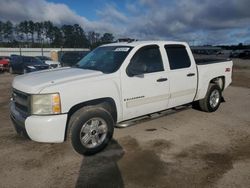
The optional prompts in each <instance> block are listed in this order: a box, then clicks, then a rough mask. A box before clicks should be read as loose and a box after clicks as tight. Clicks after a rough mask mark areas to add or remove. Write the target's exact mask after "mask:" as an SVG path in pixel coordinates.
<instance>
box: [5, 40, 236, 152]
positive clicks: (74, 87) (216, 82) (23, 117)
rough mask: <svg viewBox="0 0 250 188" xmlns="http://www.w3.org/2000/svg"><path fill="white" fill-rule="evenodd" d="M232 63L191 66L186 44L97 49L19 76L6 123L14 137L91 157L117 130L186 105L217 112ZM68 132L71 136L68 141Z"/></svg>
mask: <svg viewBox="0 0 250 188" xmlns="http://www.w3.org/2000/svg"><path fill="white" fill-rule="evenodd" d="M231 76H232V61H230V60H225V61H224V60H220V61H217V60H211V61H207V60H204V59H203V60H199V61H198V62H196V61H195V59H194V57H193V54H192V52H191V50H190V47H189V46H188V45H187V43H185V42H167V41H140V42H139V41H137V42H131V43H112V44H107V45H103V46H100V47H98V48H96V49H95V50H93V51H92V52H90V53H89V54H88V55H87V56H85V57H84V58H83V59H82V60H80V61H79V62H78V63H77V66H76V67H74V68H69V67H67V68H59V69H52V70H43V71H38V72H34V73H29V74H26V75H21V76H17V77H16V78H15V79H14V81H13V83H12V86H13V94H12V99H11V105H10V106H11V107H10V108H11V119H12V121H13V124H14V127H15V128H16V131H17V132H18V133H23V134H25V135H27V136H28V137H29V138H30V139H32V140H34V141H37V142H47V143H60V142H63V141H65V139H66V138H67V135H70V137H71V143H72V145H73V148H74V149H75V150H76V151H77V152H78V153H80V154H84V155H90V154H94V153H96V152H98V151H100V150H102V149H103V148H104V147H105V146H106V145H107V144H108V142H109V141H110V139H111V138H112V135H113V130H114V127H115V126H120V125H122V123H123V122H126V121H128V120H133V119H134V118H137V117H141V116H145V115H148V114H152V113H156V112H160V111H163V110H166V109H170V108H173V107H177V106H180V105H184V104H195V105H196V106H198V107H199V108H200V109H201V110H203V111H206V112H214V111H216V110H217V109H218V107H219V105H220V103H221V101H222V92H223V90H224V89H225V88H227V87H228V86H229V84H230V83H231V81H232V80H231ZM69 132H71V134H68V133H69Z"/></svg>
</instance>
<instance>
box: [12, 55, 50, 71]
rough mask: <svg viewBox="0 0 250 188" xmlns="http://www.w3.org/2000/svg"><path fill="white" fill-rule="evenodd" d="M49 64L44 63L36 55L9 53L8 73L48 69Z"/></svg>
mask: <svg viewBox="0 0 250 188" xmlns="http://www.w3.org/2000/svg"><path fill="white" fill-rule="evenodd" d="M48 68H49V65H47V64H45V63H44V62H42V61H41V60H39V59H38V58H36V57H31V56H19V55H11V59H10V68H9V71H10V73H20V74H23V73H28V72H34V71H39V70H45V69H48Z"/></svg>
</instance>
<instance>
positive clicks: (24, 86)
mask: <svg viewBox="0 0 250 188" xmlns="http://www.w3.org/2000/svg"><path fill="white" fill-rule="evenodd" d="M99 75H103V73H102V72H99V71H93V70H86V69H78V68H69V67H66V68H65V67H64V68H58V69H52V70H51V69H50V70H45V71H39V72H34V73H29V74H24V75H21V76H17V77H15V79H14V80H13V83H12V87H13V88H15V89H17V90H19V91H22V92H25V93H30V94H37V93H39V92H41V90H42V89H44V88H46V87H48V86H52V85H56V84H60V83H64V82H68V81H72V80H78V79H83V78H84V79H85V78H91V77H95V76H99Z"/></svg>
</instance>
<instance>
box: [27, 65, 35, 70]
mask: <svg viewBox="0 0 250 188" xmlns="http://www.w3.org/2000/svg"><path fill="white" fill-rule="evenodd" d="M27 67H29V68H30V69H35V67H34V66H27Z"/></svg>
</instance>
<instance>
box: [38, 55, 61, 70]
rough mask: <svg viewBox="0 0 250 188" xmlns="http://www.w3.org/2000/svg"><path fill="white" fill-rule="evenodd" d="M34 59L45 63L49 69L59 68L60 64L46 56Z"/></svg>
mask: <svg viewBox="0 0 250 188" xmlns="http://www.w3.org/2000/svg"><path fill="white" fill-rule="evenodd" d="M36 58H38V59H40V60H41V61H43V62H44V63H46V64H47V65H49V67H50V68H52V69H53V68H58V67H61V64H60V62H58V61H53V60H52V59H51V58H50V57H46V56H36Z"/></svg>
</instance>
